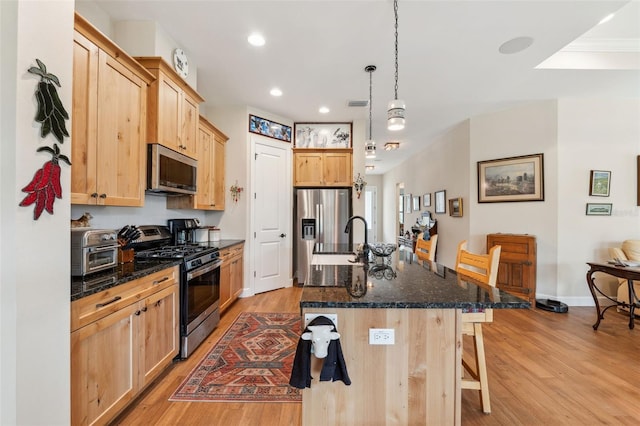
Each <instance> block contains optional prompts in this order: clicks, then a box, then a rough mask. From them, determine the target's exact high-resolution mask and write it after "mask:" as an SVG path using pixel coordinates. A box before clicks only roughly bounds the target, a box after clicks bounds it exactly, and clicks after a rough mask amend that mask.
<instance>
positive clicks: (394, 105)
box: [387, 99, 405, 130]
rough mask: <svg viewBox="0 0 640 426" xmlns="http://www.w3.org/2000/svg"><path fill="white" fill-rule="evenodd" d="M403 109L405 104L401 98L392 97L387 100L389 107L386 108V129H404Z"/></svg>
mask: <svg viewBox="0 0 640 426" xmlns="http://www.w3.org/2000/svg"><path fill="white" fill-rule="evenodd" d="M404 110H405V104H404V101H403V100H400V99H394V100H392V101H390V102H389V108H388V110H387V129H389V130H402V129H404Z"/></svg>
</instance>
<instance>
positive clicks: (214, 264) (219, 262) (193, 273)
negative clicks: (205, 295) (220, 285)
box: [187, 260, 222, 281]
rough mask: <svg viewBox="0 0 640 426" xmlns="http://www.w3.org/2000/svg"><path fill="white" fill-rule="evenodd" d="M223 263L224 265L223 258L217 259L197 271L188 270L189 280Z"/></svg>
mask: <svg viewBox="0 0 640 426" xmlns="http://www.w3.org/2000/svg"><path fill="white" fill-rule="evenodd" d="M221 265H222V260H216V261H215V262H213V263H211V264H208V265H205V266H204V267H202V268H198V269H196V270H195V271H192V272H187V281H190V280H192V279H194V278H197V277H199V276H200V275H204V274H206V273H207V272H211V271H213V270H214V269H216V268H219V267H220V266H221Z"/></svg>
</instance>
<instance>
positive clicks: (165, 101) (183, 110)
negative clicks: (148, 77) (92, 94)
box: [135, 56, 204, 159]
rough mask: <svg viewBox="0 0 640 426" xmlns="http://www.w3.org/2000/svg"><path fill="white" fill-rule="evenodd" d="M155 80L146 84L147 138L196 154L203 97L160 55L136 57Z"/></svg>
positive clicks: (180, 150) (187, 153)
mask: <svg viewBox="0 0 640 426" xmlns="http://www.w3.org/2000/svg"><path fill="white" fill-rule="evenodd" d="M135 59H136V60H137V61H138V62H139V63H141V64H142V65H143V66H144V67H145V68H146V69H147V70H149V71H150V72H151V74H153V76H154V77H155V78H156V80H155V81H154V82H153V83H152V84H151V85H150V87H149V95H148V103H147V105H148V121H147V141H148V142H149V143H159V144H161V145H164V146H166V147H167V148H170V149H173V150H174V151H177V152H179V153H181V154H184V155H187V156H189V157H191V158H196V159H197V158H198V148H197V145H198V121H199V120H198V117H199V115H200V106H199V105H200V103H202V102H204V99H203V98H202V97H201V96H200V95H199V94H198V92H196V91H195V90H194V89H193V88H191V86H189V84H187V82H186V81H184V80H183V79H182V78H181V77H180V76H179V75H178V74H177V73H176V72H175V71H174V70H173V68H171V66H169V64H167V62H165V60H164V59H162V58H161V57H148V56H145V57H136V58H135Z"/></svg>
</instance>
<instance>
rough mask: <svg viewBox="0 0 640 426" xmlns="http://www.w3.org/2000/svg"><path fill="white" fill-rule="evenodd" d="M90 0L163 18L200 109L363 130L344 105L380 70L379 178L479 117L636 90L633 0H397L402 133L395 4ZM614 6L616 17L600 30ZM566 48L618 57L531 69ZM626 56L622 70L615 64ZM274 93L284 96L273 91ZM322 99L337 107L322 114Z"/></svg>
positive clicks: (134, 16)
mask: <svg viewBox="0 0 640 426" xmlns="http://www.w3.org/2000/svg"><path fill="white" fill-rule="evenodd" d="M77 1H89V0H77ZM93 3H96V4H97V5H98V6H99V7H100V8H101V9H102V10H104V11H105V12H106V13H107V14H108V15H109V16H110V17H111V19H112V20H113V21H118V20H150V21H155V22H157V23H158V25H159V26H160V27H161V28H162V29H163V30H164V31H166V32H167V33H168V35H169V36H170V37H171V38H172V39H174V40H175V42H176V43H177V46H176V47H181V48H183V49H184V50H185V51H186V52H187V54H188V55H189V58H191V62H192V63H194V64H196V65H197V75H198V84H197V90H198V92H199V93H200V94H201V95H202V96H203V97H204V98H205V99H206V102H205V105H206V106H214V107H221V106H223V107H224V106H232V105H243V106H246V105H249V106H252V107H255V108H258V109H260V110H264V111H268V112H271V113H274V114H277V115H279V116H282V117H287V118H290V119H292V120H293V121H294V122H295V121H305V122H318V121H326V122H345V121H354V120H366V121H365V123H366V126H365V127H366V128H367V133H368V116H369V110H368V108H367V107H356V108H354V107H349V106H348V102H349V101H352V100H360V101H367V100H368V98H369V74H368V73H366V72H365V71H364V68H365V66H366V65H369V64H373V65H376V66H377V70H376V71H375V72H374V73H373V74H372V80H373V89H372V92H373V93H372V99H373V102H372V117H373V120H372V136H373V139H374V140H375V141H376V142H377V146H378V153H377V157H376V159H375V160H368V164H374V165H375V170H374V171H373V172H369V173H373V174H379V173H384V172H386V171H388V170H389V169H390V168H393V167H395V166H396V165H398V164H400V163H401V162H402V161H403V160H404V159H406V158H407V157H409V156H411V155H412V154H414V153H416V152H417V151H419V150H421V149H423V148H424V147H425V146H426V145H427V144H428V143H430V141H433V140H434V138H436V137H437V136H438V135H440V134H442V133H443V132H445V131H447V129H449V128H451V127H452V126H454V125H456V124H458V123H460V122H461V121H463V120H465V119H467V118H469V117H473V116H475V115H478V114H482V113H486V112H491V111H496V110H499V109H504V108H507V107H510V106H513V105H516V104H518V103H523V102H530V101H533V100H541V99H553V98H562V97H634V98H640V66H639V64H640V59H639V58H640V7H639V6H640V5H639V2H638V1H637V0H633V1H630V2H629V1H616V0H603V1H589V0H578V1H565V0H555V1H548V0H534V1H521V0H511V1H473V2H472V1H453V0H449V1H419V0H413V1H412V0H400V1H399V5H398V15H399V16H398V24H399V26H398V38H399V40H398V50H399V74H398V78H399V81H398V97H399V98H400V99H403V100H404V101H405V102H406V105H407V110H406V120H407V124H406V128H405V129H404V130H401V131H398V132H390V131H387V130H386V108H387V103H388V101H390V100H391V99H393V96H394V71H395V70H394V12H393V1H392V0H370V1H367V0H354V1H344V0H343V1H329V0H316V1H312V0H298V1H268V0H262V1H243V0H236V1H214V0H201V1H178V0H162V1H160V0H156V1H149V0H146V1H138V0H127V1H123V0H95V1H93ZM613 12H619V13H617V14H616V16H614V18H613V19H611V20H610V21H609V22H607V23H604V24H601V25H598V22H599V21H600V20H601V19H602V18H604V17H605V16H606V15H608V14H610V13H613ZM594 27H597V28H594ZM256 31H257V32H260V33H261V34H263V35H264V37H265V38H266V44H265V45H264V46H263V47H260V48H256V47H253V46H250V45H249V44H248V43H247V37H248V35H249V34H250V33H252V32H256ZM521 36H527V37H531V38H533V44H532V45H531V46H530V47H529V48H528V49H526V50H524V51H521V52H519V53H513V54H502V53H500V52H499V51H498V48H499V47H500V45H501V44H503V43H504V42H506V41H508V40H511V39H513V38H515V37H521ZM577 39H579V40H577ZM572 42H573V44H571V43H572ZM578 42H580V43H578ZM576 43H578V44H576ZM571 46H573V47H574V49H573V51H574V52H575V51H576V49H577V50H578V51H581V54H582V57H584V54H591V53H596V54H600V55H602V54H603V52H609V53H610V54H611V55H612V56H610V57H608V59H611V60H607V61H606V64H605V65H598V66H595V68H599V69H590V68H594V66H592V65H579V66H572V65H566V61H565V62H563V64H564V65H560V66H558V65H557V64H556V65H555V66H552V67H551V68H548V69H542V68H536V67H537V66H538V65H539V64H540V63H542V62H543V61H545V60H546V59H548V58H549V57H551V56H552V55H554V54H555V53H557V52H558V51H560V50H561V49H563V48H565V47H567V48H570V47H571ZM575 46H578V47H575ZM622 57H624V58H623V59H625V60H627V61H626V64H627V65H626V66H623V67H622V68H626V69H616V68H620V67H619V66H618V65H617V62H616V59H620V58H622ZM629 59H630V60H631V66H629V65H628V64H629ZM571 68H576V69H571ZM273 87H278V88H280V89H281V90H282V92H283V95H282V96H281V97H277V98H276V97H272V96H271V95H270V94H269V91H270V90H271V89H272V88H273ZM320 106H326V107H328V108H330V112H329V113H328V114H320V113H319V112H318V109H319V107H320ZM365 136H368V134H367V135H365ZM390 140H394V141H396V140H397V141H400V143H401V145H400V149H398V150H397V151H384V150H383V149H382V146H383V145H384V143H385V142H387V141H390Z"/></svg>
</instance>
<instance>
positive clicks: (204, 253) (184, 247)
mask: <svg viewBox="0 0 640 426" xmlns="http://www.w3.org/2000/svg"><path fill="white" fill-rule="evenodd" d="M138 229H139V230H140V232H141V236H140V238H139V239H138V240H136V241H135V243H134V249H135V250H136V252H135V257H136V262H143V261H144V260H145V259H149V260H153V261H157V260H159V259H182V260H183V261H182V264H181V267H180V353H179V357H180V358H182V359H184V358H187V357H188V356H189V355H191V354H192V353H193V351H194V350H195V349H196V348H197V347H198V346H199V345H200V344H201V343H202V342H203V341H204V339H206V337H207V336H208V335H209V334H210V333H211V332H212V331H213V329H214V328H216V327H217V325H218V323H219V322H220V309H219V303H220V266H221V265H222V260H220V259H219V252H218V249H217V248H214V247H209V246H208V244H195V243H181V244H176V239H175V235H174V234H175V233H172V232H171V230H170V228H169V227H166V226H157V225H152V226H139V227H138Z"/></svg>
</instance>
